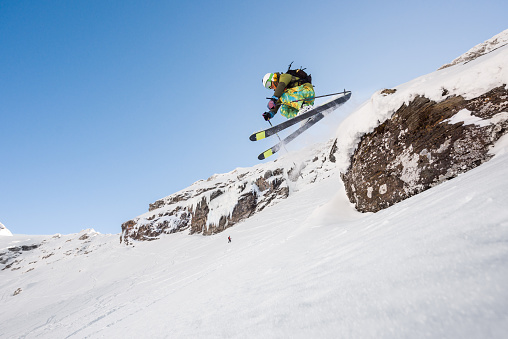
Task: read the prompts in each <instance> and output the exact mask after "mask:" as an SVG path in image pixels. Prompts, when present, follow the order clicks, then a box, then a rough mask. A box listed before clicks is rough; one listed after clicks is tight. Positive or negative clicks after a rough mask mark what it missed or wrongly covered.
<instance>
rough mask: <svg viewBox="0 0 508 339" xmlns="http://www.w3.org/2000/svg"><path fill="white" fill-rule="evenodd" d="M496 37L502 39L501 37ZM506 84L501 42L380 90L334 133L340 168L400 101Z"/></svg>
mask: <svg viewBox="0 0 508 339" xmlns="http://www.w3.org/2000/svg"><path fill="white" fill-rule="evenodd" d="M507 35H508V30H507V31H505V32H503V33H502V34H501V35H500V36H501V37H502V38H503V39H506V36H507ZM497 41H501V40H500V38H498V39H497ZM502 41H504V40H502ZM507 84H508V45H504V46H502V47H499V48H497V49H495V50H492V52H490V53H488V54H485V55H482V56H481V57H477V58H476V59H474V60H472V61H470V62H468V63H465V64H460V63H458V64H456V65H454V66H452V67H448V68H444V69H441V70H438V71H436V72H433V73H430V74H427V75H424V76H421V77H418V78H416V79H414V80H412V81H409V82H407V83H405V84H402V85H399V86H397V87H395V88H394V89H393V90H390V91H385V90H379V91H378V92H376V93H375V94H374V95H372V97H371V98H370V100H368V101H367V102H365V103H364V104H363V105H362V106H360V107H359V108H358V109H357V110H356V111H355V112H354V113H353V114H351V115H349V116H348V117H347V118H346V119H345V120H344V121H343V123H342V124H341V125H340V126H339V128H338V130H337V134H336V135H337V146H338V149H339V152H338V153H337V160H338V161H337V162H338V168H339V170H340V171H341V172H345V171H346V170H347V168H348V166H349V164H350V157H351V155H352V154H353V153H354V151H355V149H356V147H357V145H358V143H359V141H360V138H361V137H362V136H363V135H364V134H367V133H370V132H372V131H373V130H374V129H375V128H376V127H377V126H379V125H380V124H381V123H383V122H384V121H386V120H387V119H389V118H391V117H392V115H393V114H394V113H395V112H396V111H397V110H398V109H399V108H400V107H401V106H402V105H409V103H410V102H411V101H413V100H414V99H415V98H417V97H419V96H421V97H426V98H428V99H430V100H432V101H435V102H441V101H444V100H446V99H448V98H451V97H453V96H461V97H463V98H464V99H466V100H469V99H473V98H476V97H479V96H480V95H482V94H485V93H487V92H488V91H490V90H492V89H494V88H497V87H500V86H505V87H506V85H507Z"/></svg>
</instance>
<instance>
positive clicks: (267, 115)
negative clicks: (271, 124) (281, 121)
mask: <svg viewBox="0 0 508 339" xmlns="http://www.w3.org/2000/svg"><path fill="white" fill-rule="evenodd" d="M274 115H275V113H272V112H265V113H263V118H265V120H266V121H268V120H270V119H271V118H273V116H274Z"/></svg>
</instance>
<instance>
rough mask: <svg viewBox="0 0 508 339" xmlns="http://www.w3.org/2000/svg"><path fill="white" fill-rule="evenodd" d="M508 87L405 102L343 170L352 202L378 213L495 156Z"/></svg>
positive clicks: (507, 117)
mask: <svg viewBox="0 0 508 339" xmlns="http://www.w3.org/2000/svg"><path fill="white" fill-rule="evenodd" d="M505 87H506V85H503V86H500V87H498V88H495V89H493V90H491V91H489V92H488V93H485V94H484V95H481V96H479V97H477V98H474V99H471V100H465V99H464V98H463V97H461V96H451V97H449V98H447V99H446V100H444V101H441V102H434V101H431V100H429V99H427V98H425V97H422V96H418V97H416V98H415V99H414V100H412V101H411V102H410V103H409V104H408V105H406V104H404V105H402V107H400V108H399V109H398V110H397V111H396V112H395V113H394V114H393V116H392V117H391V118H390V119H388V120H386V121H385V122H384V123H382V124H380V125H379V126H378V127H377V128H375V129H374V131H373V132H371V133H368V134H365V135H363V137H362V138H361V141H360V143H359V145H358V147H357V149H356V151H355V152H354V154H353V155H352V157H351V163H350V167H349V168H348V170H347V171H346V172H345V173H342V174H341V177H342V180H343V181H344V185H345V187H346V191H347V194H348V197H349V200H350V201H351V202H352V203H354V204H355V206H356V208H357V209H358V210H359V211H362V212H376V211H379V210H381V209H384V208H387V207H389V206H391V205H393V204H395V203H397V202H399V201H402V200H404V199H406V198H408V197H410V196H413V195H415V194H417V193H420V192H422V191H424V190H426V189H428V188H430V187H432V186H435V185H437V184H439V183H441V182H443V181H444V180H448V179H451V178H453V177H455V176H457V175H458V174H460V173H464V172H466V171H468V170H470V169H472V168H474V167H477V166H478V165H480V164H481V163H483V162H485V161H487V160H489V159H490V157H491V155H489V154H488V151H489V148H490V147H491V146H492V145H493V144H494V143H495V142H496V141H497V140H498V139H499V138H500V137H501V136H502V135H504V134H506V133H507V129H508V113H506V112H507V111H508V91H507V90H506V88H505ZM503 112H504V113H503ZM461 117H462V118H464V117H465V118H468V119H467V121H466V122H464V119H462V118H461ZM470 121H472V122H470Z"/></svg>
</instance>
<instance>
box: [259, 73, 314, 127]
mask: <svg viewBox="0 0 508 339" xmlns="http://www.w3.org/2000/svg"><path fill="white" fill-rule="evenodd" d="M289 66H290V67H291V65H289ZM290 73H292V74H290ZM297 74H298V75H300V77H298V76H297ZM311 81H312V78H311V77H310V75H309V76H308V75H307V74H306V73H305V72H303V71H302V70H300V69H299V70H297V71H293V70H291V71H290V70H289V69H288V71H287V72H286V73H282V74H281V73H267V74H266V75H265V76H264V77H263V86H265V87H266V88H267V89H273V90H274V93H273V96H272V97H271V98H270V99H269V101H268V105H267V107H268V109H269V111H268V112H265V113H263V118H265V120H266V121H268V120H270V119H272V118H273V117H274V116H275V114H276V113H277V111H279V109H280V114H282V115H283V116H284V117H286V118H287V119H291V118H294V117H295V116H297V115H298V112H299V111H300V110H301V109H302V107H305V106H313V105H314V97H315V93H314V86H312V83H311Z"/></svg>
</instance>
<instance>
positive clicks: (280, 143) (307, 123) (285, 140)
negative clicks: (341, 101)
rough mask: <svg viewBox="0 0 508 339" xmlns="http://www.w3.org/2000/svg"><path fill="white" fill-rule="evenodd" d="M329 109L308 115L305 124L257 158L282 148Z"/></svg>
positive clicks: (262, 157) (264, 156)
mask: <svg viewBox="0 0 508 339" xmlns="http://www.w3.org/2000/svg"><path fill="white" fill-rule="evenodd" d="M331 111H332V110H329V111H325V112H320V113H318V114H316V115H314V116H312V117H310V118H309V121H307V122H306V123H305V125H303V126H302V127H300V128H298V129H297V130H296V131H294V132H293V133H291V134H290V135H288V136H287V137H285V138H284V139H283V140H282V141H280V142H279V143H277V144H276V145H274V146H273V147H271V148H269V149H267V150H266V151H265V152H263V153H261V154H260V155H259V156H258V159H259V160H264V159H266V158H268V157H269V156H271V155H273V154H275V153H277V152H278V151H279V150H280V149H281V148H282V146H284V145H285V144H287V143H288V142H290V141H292V140H293V139H295V138H296V137H297V136H299V135H300V134H302V133H303V132H305V131H306V130H308V129H309V128H310V127H312V126H313V125H314V124H315V123H317V122H318V121H319V120H321V119H323V118H324V117H325V116H326V115H328V114H329V113H330V112H331Z"/></svg>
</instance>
